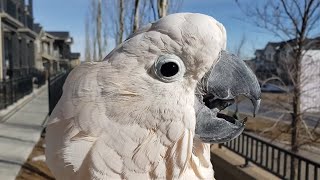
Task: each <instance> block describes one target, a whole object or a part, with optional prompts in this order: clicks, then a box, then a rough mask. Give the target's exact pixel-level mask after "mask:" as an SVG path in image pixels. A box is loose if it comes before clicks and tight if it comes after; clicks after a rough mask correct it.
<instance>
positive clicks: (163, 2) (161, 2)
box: [158, 0, 168, 18]
mask: <svg viewBox="0 0 320 180" xmlns="http://www.w3.org/2000/svg"><path fill="white" fill-rule="evenodd" d="M167 12H168V0H158V15H159V18H162V17H164V16H166V15H167Z"/></svg>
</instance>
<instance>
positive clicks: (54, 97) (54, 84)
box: [48, 72, 69, 115]
mask: <svg viewBox="0 0 320 180" xmlns="http://www.w3.org/2000/svg"><path fill="white" fill-rule="evenodd" d="M68 74H69V73H67V72H63V73H58V74H56V75H54V76H51V77H50V78H48V81H49V83H48V84H49V87H48V91H49V92H48V94H49V115H50V114H51V112H52V111H53V109H54V107H55V106H56V104H57V103H58V101H59V99H60V97H61V96H62V87H63V84H64V82H65V80H66V78H67V76H68Z"/></svg>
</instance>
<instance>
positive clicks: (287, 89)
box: [261, 83, 292, 93]
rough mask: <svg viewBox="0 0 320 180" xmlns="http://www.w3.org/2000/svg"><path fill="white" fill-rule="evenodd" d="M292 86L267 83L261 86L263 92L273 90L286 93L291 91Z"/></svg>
mask: <svg viewBox="0 0 320 180" xmlns="http://www.w3.org/2000/svg"><path fill="white" fill-rule="evenodd" d="M291 90H292V87H289V86H279V85H275V84H269V83H265V84H263V85H262V86H261V91H262V92H271V93H286V92H290V91H291Z"/></svg>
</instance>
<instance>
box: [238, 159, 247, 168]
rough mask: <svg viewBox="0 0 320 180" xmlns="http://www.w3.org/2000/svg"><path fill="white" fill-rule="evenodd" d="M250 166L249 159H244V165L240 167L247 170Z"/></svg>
mask: <svg viewBox="0 0 320 180" xmlns="http://www.w3.org/2000/svg"><path fill="white" fill-rule="evenodd" d="M248 166H249V159H248V158H244V164H242V165H240V167H241V168H245V167H248Z"/></svg>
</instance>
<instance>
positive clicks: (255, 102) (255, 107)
mask: <svg viewBox="0 0 320 180" xmlns="http://www.w3.org/2000/svg"><path fill="white" fill-rule="evenodd" d="M260 103H261V99H258V100H252V104H253V117H256V114H258V111H259V108H260Z"/></svg>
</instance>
